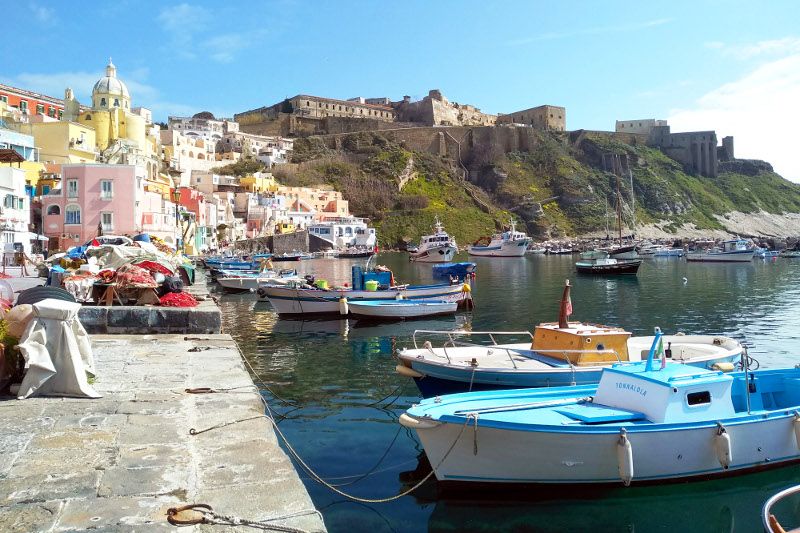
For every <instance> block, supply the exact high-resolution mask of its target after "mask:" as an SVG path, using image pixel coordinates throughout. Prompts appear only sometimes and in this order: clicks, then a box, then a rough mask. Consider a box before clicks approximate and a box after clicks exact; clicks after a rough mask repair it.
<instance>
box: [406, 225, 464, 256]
mask: <svg viewBox="0 0 800 533" xmlns="http://www.w3.org/2000/svg"><path fill="white" fill-rule="evenodd" d="M433 228H434V233H433V235H425V236H423V237H422V239H421V240H420V244H419V249H418V250H417V251H416V252H409V255H410V258H411V260H412V261H418V262H420V263H449V262H450V261H452V260H453V257H455V255H456V254H457V253H458V246H457V245H456V240H455V239H454V238H453V237H451V236H450V235H448V234H447V232H446V231H444V227H443V226H442V223H441V222H439V217H438V216H437V217H436V222H435V223H434V226H433Z"/></svg>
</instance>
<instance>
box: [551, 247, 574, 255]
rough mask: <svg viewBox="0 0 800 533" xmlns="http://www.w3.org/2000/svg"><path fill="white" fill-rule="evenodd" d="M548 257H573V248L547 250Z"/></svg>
mask: <svg viewBox="0 0 800 533" xmlns="http://www.w3.org/2000/svg"><path fill="white" fill-rule="evenodd" d="M547 254H548V255H572V248H567V247H565V246H556V247H553V248H547Z"/></svg>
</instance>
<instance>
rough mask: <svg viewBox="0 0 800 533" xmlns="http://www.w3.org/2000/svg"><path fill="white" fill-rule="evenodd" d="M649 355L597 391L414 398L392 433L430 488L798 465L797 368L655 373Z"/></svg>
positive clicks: (623, 367) (688, 476) (613, 372)
mask: <svg viewBox="0 0 800 533" xmlns="http://www.w3.org/2000/svg"><path fill="white" fill-rule="evenodd" d="M658 346H660V339H659V338H658V335H657V336H656V339H655V342H654V344H653V346H651V349H650V352H649V354H648V359H647V361H646V362H645V361H642V362H638V363H621V364H616V365H614V366H613V367H611V368H605V369H604V370H603V372H602V375H601V377H600V382H599V384H597V385H582V386H575V387H553V388H548V389H521V390H510V391H499V392H497V391H482V392H470V393H465V394H453V395H448V396H443V397H437V398H432V399H426V400H422V401H421V402H420V403H419V404H418V405H416V406H414V407H412V408H411V409H409V410H408V411H407V412H406V413H404V414H403V415H401V416H400V423H401V424H402V425H404V426H406V427H409V428H412V429H414V430H415V431H416V432H417V435H418V436H419V439H420V441H421V442H422V445H423V446H424V448H425V453H426V455H427V456H428V460H429V461H430V464H431V465H432V466H433V470H434V472H435V474H436V478H437V479H438V480H440V481H457V482H487V483H542V484H553V483H568V484H609V483H611V484H624V485H630V484H631V483H633V484H639V483H663V482H666V481H676V480H693V479H705V478H708V477H716V476H726V475H732V474H738V473H743V472H747V471H755V470H761V469H767V468H774V467H777V466H782V465H787V464H790V463H792V462H797V461H800V416H798V414H797V412H798V410H800V369H797V368H789V369H774V370H758V371H754V372H752V371H749V370H748V369H747V367H746V366H745V369H744V370H743V371H741V372H732V373H728V374H726V373H723V372H720V371H714V370H706V369H699V368H696V367H693V366H689V365H682V364H678V363H674V362H668V361H664V360H663V359H662V362H661V364H658V363H657V362H656V361H655V359H656V358H655V353H656V351H658Z"/></svg>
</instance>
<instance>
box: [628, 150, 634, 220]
mask: <svg viewBox="0 0 800 533" xmlns="http://www.w3.org/2000/svg"><path fill="white" fill-rule="evenodd" d="M628 176H629V177H630V179H631V231H632V232H633V233H636V196H635V195H634V194H633V172H632V171H631V167H630V164H628Z"/></svg>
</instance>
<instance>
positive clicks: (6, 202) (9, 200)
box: [3, 194, 15, 209]
mask: <svg viewBox="0 0 800 533" xmlns="http://www.w3.org/2000/svg"><path fill="white" fill-rule="evenodd" d="M14 204H15V202H14V195H13V194H6V196H5V198H3V207H9V208H11V209H13V208H14Z"/></svg>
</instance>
